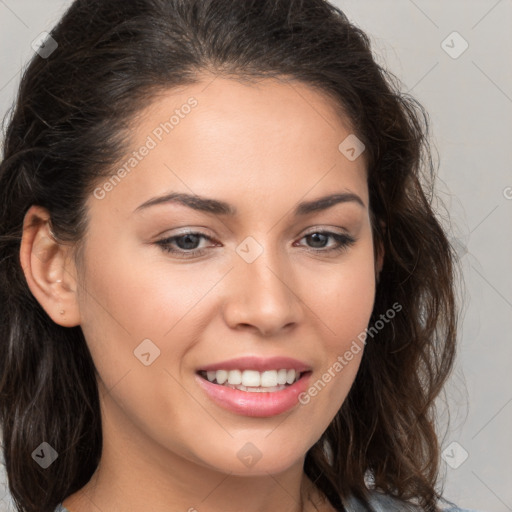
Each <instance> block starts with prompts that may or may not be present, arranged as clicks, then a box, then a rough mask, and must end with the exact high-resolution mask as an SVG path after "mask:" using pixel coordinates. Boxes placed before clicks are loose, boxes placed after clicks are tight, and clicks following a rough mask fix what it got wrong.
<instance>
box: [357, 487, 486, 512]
mask: <svg viewBox="0 0 512 512" xmlns="http://www.w3.org/2000/svg"><path fill="white" fill-rule="evenodd" d="M370 505H371V506H372V512H391V511H392V512H422V509H421V508H420V507H419V506H418V505H413V504H411V503H405V502H403V501H400V500H398V499H396V498H394V497H392V496H389V495H387V494H382V493H380V492H377V491H372V492H371V493H370ZM347 506H348V508H347V511H348V512H366V511H367V509H366V508H365V506H364V505H363V504H362V503H361V502H360V501H359V500H358V499H356V498H354V497H351V498H350V499H349V500H348V503H347ZM439 506H440V509H441V510H442V511H443V512H478V511H476V510H468V509H462V508H459V507H457V506H456V505H454V504H453V503H450V502H448V501H445V500H443V503H440V504H439Z"/></svg>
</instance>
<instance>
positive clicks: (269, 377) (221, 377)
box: [203, 368, 300, 392]
mask: <svg viewBox="0 0 512 512" xmlns="http://www.w3.org/2000/svg"><path fill="white" fill-rule="evenodd" d="M205 373H206V375H205ZM203 375H205V376H206V378H207V379H208V380H209V381H210V382H216V383H217V384H223V385H226V386H230V387H234V386H236V388H237V389H241V390H242V391H255V392H257V391H259V390H262V391H263V388H265V391H278V390H280V389H284V387H285V384H293V383H294V382H296V381H298V380H299V378H300V372H297V371H295V370H294V369H289V370H288V369H286V368H283V369H281V370H267V371H264V372H258V371H256V370H244V371H243V372H242V371H241V370H230V371H227V370H216V371H215V370H211V371H207V372H203ZM248 388H252V389H248ZM254 388H258V389H254Z"/></svg>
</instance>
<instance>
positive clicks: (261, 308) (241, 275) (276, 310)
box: [223, 251, 303, 336]
mask: <svg viewBox="0 0 512 512" xmlns="http://www.w3.org/2000/svg"><path fill="white" fill-rule="evenodd" d="M229 279H230V281H229V287H228V291H227V297H226V302H225V304H224V310H223V311H224V320H225V322H226V323H227V324H228V325H229V327H231V328H232V329H237V330H241V329H247V330H251V329H252V330H253V331H255V332H258V333H260V334H261V335H263V336H273V335H277V334H279V333H280V332H281V331H282V330H284V329H291V328H292V326H294V325H296V324H298V322H299V321H300V319H301V315H302V314H303V310H302V302H301V300H300V298H299V293H300V290H299V289H298V286H297V283H296V282H295V281H294V279H293V273H292V272H291V269H290V266H289V264H287V263H286V262H285V261H284V260H282V261H280V262H279V261H278V258H271V257H269V256H268V255H267V252H266V251H264V252H263V254H262V255H260V256H259V257H258V258H257V259H256V260H255V261H254V262H252V263H247V262H245V261H243V260H242V259H240V260H239V261H237V263H236V268H235V269H233V271H232V272H231V273H230V276H229Z"/></svg>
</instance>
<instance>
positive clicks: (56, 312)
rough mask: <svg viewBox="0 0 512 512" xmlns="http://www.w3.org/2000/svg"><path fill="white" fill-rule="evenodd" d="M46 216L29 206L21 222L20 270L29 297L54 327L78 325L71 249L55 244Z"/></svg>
mask: <svg viewBox="0 0 512 512" xmlns="http://www.w3.org/2000/svg"><path fill="white" fill-rule="evenodd" d="M49 221H50V214H49V213H48V211H47V210H46V209H45V208H42V207H40V206H32V207H30V209H29V210H28V212H27V213H26V215H25V219H24V221H23V234H22V239H21V247H20V261H21V267H22V269H23V272H24V274H25V279H26V280H27V284H28V287H29V288H30V291H31V292H32V295H33V296H34V297H35V299H36V300H37V301H38V302H39V304H40V305H41V307H42V308H43V309H44V310H45V311H46V313H47V314H48V316H49V317H50V318H51V319H52V320H53V321H54V322H55V323H56V324H58V325H62V326H63V327H75V326H77V325H79V324H80V314H79V307H78V300H77V299H78V297H77V279H76V276H77V273H76V268H75V264H74V261H73V259H72V257H71V255H72V246H71V245H70V244H63V243H59V242H58V241H57V240H55V238H54V236H53V234H52V233H51V230H50V222H49Z"/></svg>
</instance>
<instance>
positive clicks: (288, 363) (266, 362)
mask: <svg viewBox="0 0 512 512" xmlns="http://www.w3.org/2000/svg"><path fill="white" fill-rule="evenodd" d="M283 368H286V369H288V370H291V369H294V370H297V371H299V372H308V371H311V366H310V365H308V364H306V363H304V362H302V361H299V360H298V359H293V358H291V357H284V356H282V357H256V356H245V357H237V358H235V359H229V360H226V361H220V362H219V363H213V364H208V365H205V366H201V368H199V369H198V370H197V371H198V372H200V371H205V372H206V371H216V370H257V371H259V372H264V371H266V370H281V369H283Z"/></svg>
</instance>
